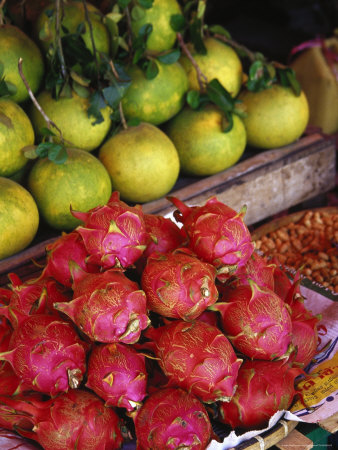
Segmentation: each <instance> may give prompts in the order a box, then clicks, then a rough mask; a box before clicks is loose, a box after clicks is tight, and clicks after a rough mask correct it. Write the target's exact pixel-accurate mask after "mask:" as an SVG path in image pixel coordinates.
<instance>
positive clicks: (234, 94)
mask: <svg viewBox="0 0 338 450" xmlns="http://www.w3.org/2000/svg"><path fill="white" fill-rule="evenodd" d="M207 8H208V3H207V2H206V1H202V2H198V1H193V2H185V1H182V2H179V1H177V0H161V1H158V0H155V1H154V0H142V1H131V0H118V1H102V2H100V1H93V2H88V1H75V0H73V1H72V0H53V1H47V0H39V1H29V0H26V1H24V2H21V1H17V0H14V1H10V2H7V1H3V2H2V3H1V11H0V21H1V25H0V42H1V50H0V80H1V81H0V119H1V120H0V143H1V145H0V176H1V177H2V178H5V179H6V180H11V181H13V182H14V183H17V184H20V185H21V186H22V187H23V188H24V189H26V190H27V191H28V192H29V194H30V195H31V196H32V200H33V201H34V202H35V203H36V206H37V209H38V214H37V211H36V208H35V207H32V206H31V203H32V201H30V202H28V203H27V205H26V206H24V205H16V203H15V201H12V200H13V197H14V198H16V196H17V192H21V191H22V190H21V189H20V187H19V186H17V185H13V184H12V183H10V182H9V181H6V180H2V183H3V184H4V186H5V185H6V188H5V187H3V191H4V193H5V195H4V196H3V197H2V198H1V200H0V202H1V210H3V211H6V214H2V215H1V216H0V229H1V230H6V233H1V234H0V236H1V237H0V259H4V258H7V257H9V256H11V255H15V254H17V253H18V252H20V251H21V250H23V249H24V248H26V247H27V246H29V245H30V244H31V243H32V242H33V241H34V239H35V241H34V243H35V242H36V240H41V239H40V235H41V234H42V232H43V231H44V230H45V229H47V230H49V231H50V232H51V233H54V231H55V230H56V231H57V232H62V231H70V230H71V229H74V228H75V226H76V225H78V224H79V221H77V220H76V219H75V218H74V217H73V216H72V215H71V213H70V205H71V206H72V208H73V209H75V210H76V209H77V210H83V211H87V210H89V209H91V208H93V207H95V206H96V205H98V204H104V203H106V202H107V201H108V199H109V196H110V193H111V192H112V191H113V190H117V191H119V192H120V195H121V199H122V200H124V201H126V202H127V203H129V204H136V203H139V204H148V203H150V204H152V202H156V201H160V200H161V199H162V200H163V199H165V196H166V195H168V194H169V193H172V192H176V191H177V190H179V189H180V187H181V186H182V183H184V184H186V183H189V184H191V185H193V187H192V188H193V189H194V191H195V192H197V191H198V189H199V187H198V185H195V182H197V183H198V182H199V181H200V180H208V179H209V178H212V177H215V176H216V177H217V176H218V175H223V174H224V173H225V174H228V173H229V172H228V171H229V170H230V169H232V168H234V167H237V166H238V165H239V164H241V162H243V161H245V160H247V159H251V157H252V156H253V157H256V156H257V154H259V153H262V152H267V153H268V152H270V151H271V150H273V149H280V150H281V152H283V151H284V150H285V152H284V153H286V151H287V149H288V148H289V146H290V145H291V146H292V145H294V144H296V145H298V144H299V147H300V148H302V147H306V146H307V145H308V144H306V143H304V145H303V138H304V137H305V135H306V130H307V129H306V127H307V125H308V124H310V122H309V117H310V107H309V104H308V101H307V98H306V95H305V93H304V91H303V90H302V86H301V85H300V83H299V82H298V80H297V78H296V76H295V71H294V70H293V69H292V68H291V67H290V66H286V65H284V64H281V63H279V62H275V61H269V60H268V59H267V58H266V57H265V56H264V55H262V54H261V53H260V52H259V51H252V50H251V49H248V48H246V47H245V46H244V45H241V43H240V42H236V41H235V40H233V39H232V37H231V35H230V34H229V32H228V31H227V30H226V29H225V28H224V27H223V26H221V25H218V24H216V25H215V24H209V23H207V22H206V10H207ZM318 136H320V135H318ZM310 138H311V136H310ZM318 144H320V145H324V146H326V147H327V148H326V150H327V152H326V156H324V157H325V158H326V159H327V160H326V162H325V164H323V161H320V162H318V163H317V162H314V161H310V162H309V166H312V165H315V166H316V168H317V169H316V170H314V171H313V175H312V176H310V178H312V179H313V184H314V186H313V187H312V189H311V190H310V192H311V191H312V193H313V192H317V193H318V192H320V191H323V190H325V189H330V188H331V187H332V181H333V177H332V158H333V157H334V156H335V152H334V148H333V147H334V146H333V141H330V140H328V139H327V138H325V139H324V138H322V143H318ZM316 145H317V143H316ZM74 148H75V149H76V150H74ZM316 150H317V151H318V152H319V149H316ZM74 152H80V153H79V156H78V157H77V158H74ZM81 155H82V157H81ZM303 156H305V155H303ZM303 162H304V161H301V163H303ZM284 164H288V161H284ZM252 166H255V162H254V161H252ZM318 171H319V172H318ZM103 172H104V174H103ZM316 176H318V179H324V178H326V179H327V180H328V181H327V182H326V184H325V185H322V184H321V185H320V186H318V179H314V177H316ZM307 178H309V176H308V177H307ZM310 178H309V179H310ZM47 180H48V182H47ZM210 181H211V180H210ZM207 182H209V181H207ZM299 185H300V186H302V185H303V183H302V181H300V182H299ZM220 188H221V187H220ZM220 188H219V189H218V191H220ZM278 190H280V189H278ZM292 190H293V189H292ZM307 190H308V188H307ZM248 191H250V188H249V189H248ZM302 195H303V198H304V195H306V193H305V192H303V193H302ZM179 196H180V198H182V199H184V200H188V199H186V198H184V197H183V196H181V195H180V193H179ZM203 200H205V198H204V199H203ZM283 200H284V202H283V206H284V208H287V207H288V206H289V202H288V201H287V200H286V199H283ZM295 201H297V200H295ZM226 203H228V201H227V200H226ZM236 205H237V202H236ZM236 205H233V206H234V207H235V206H236ZM250 211H251V212H253V206H252V205H250ZM272 213H273V211H270V214H272ZM21 217H25V223H28V224H29V227H28V228H27V229H26V227H24V226H22V224H23V222H22V219H21ZM37 220H38V226H37ZM257 220H259V219H257V217H256V221H257ZM54 234H55V233H54ZM2 236H3V238H2Z"/></svg>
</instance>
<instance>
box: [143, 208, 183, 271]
mask: <svg viewBox="0 0 338 450" xmlns="http://www.w3.org/2000/svg"><path fill="white" fill-rule="evenodd" d="M144 222H145V225H146V231H147V232H148V234H149V242H148V244H147V247H146V249H145V250H144V252H143V254H142V255H141V257H140V258H139V259H138V260H137V261H136V267H137V269H138V271H139V273H142V271H143V269H144V266H145V264H146V262H147V258H148V256H150V255H151V254H152V253H154V252H155V251H156V252H160V253H167V252H170V251H173V250H175V249H176V248H178V247H181V246H182V245H183V243H184V241H185V239H186V237H185V236H184V234H183V233H182V231H181V229H180V228H179V227H178V226H177V225H176V223H175V222H174V221H173V220H171V219H168V218H167V217H163V216H158V215H156V214H144Z"/></svg>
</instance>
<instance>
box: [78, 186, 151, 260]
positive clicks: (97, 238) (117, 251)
mask: <svg viewBox="0 0 338 450" xmlns="http://www.w3.org/2000/svg"><path fill="white" fill-rule="evenodd" d="M72 214H73V216H74V217H76V218H77V219H79V220H82V221H83V223H84V225H83V226H79V227H77V228H76V231H77V232H78V233H79V234H80V235H81V237H82V239H83V242H84V245H85V247H86V250H87V252H88V255H89V256H88V258H87V260H86V262H87V264H95V265H97V266H99V267H102V268H104V269H108V268H111V267H123V268H127V267H129V266H131V265H132V264H134V263H135V261H136V260H137V259H138V258H140V256H141V255H142V253H143V251H144V250H145V248H146V246H147V243H148V239H149V235H148V233H147V232H146V227H145V223H144V217H143V216H144V215H143V211H142V209H141V207H140V206H139V205H137V206H128V205H127V204H126V203H124V202H122V201H121V200H120V199H119V193H118V192H113V193H112V195H111V198H110V200H109V201H108V203H107V204H106V205H104V206H98V207H96V208H93V209H91V210H90V211H89V212H79V211H72Z"/></svg>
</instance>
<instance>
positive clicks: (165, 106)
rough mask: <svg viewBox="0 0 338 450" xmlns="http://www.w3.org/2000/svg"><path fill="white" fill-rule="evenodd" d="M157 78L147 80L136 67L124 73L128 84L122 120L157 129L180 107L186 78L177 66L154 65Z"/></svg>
mask: <svg viewBox="0 0 338 450" xmlns="http://www.w3.org/2000/svg"><path fill="white" fill-rule="evenodd" d="M157 64H158V68H159V72H158V74H157V76H156V77H155V78H153V79H151V80H148V79H147V78H146V76H145V74H144V72H143V71H142V70H141V69H140V68H139V67H138V66H136V65H134V66H131V67H130V68H129V69H127V72H128V74H129V76H130V77H131V80H132V83H131V85H130V86H129V88H128V90H127V92H126V94H125V96H124V97H123V99H122V106H123V111H124V114H125V116H126V117H127V118H128V119H130V118H138V119H140V120H141V121H143V122H149V123H152V124H153V125H159V124H161V123H163V122H166V121H167V120H169V119H170V118H171V117H173V116H174V115H175V114H177V113H178V112H179V111H180V110H181V109H182V107H183V105H184V102H185V94H186V92H187V90H188V79H187V75H186V73H185V71H184V69H183V68H182V66H181V65H180V64H179V63H173V64H162V63H160V62H157Z"/></svg>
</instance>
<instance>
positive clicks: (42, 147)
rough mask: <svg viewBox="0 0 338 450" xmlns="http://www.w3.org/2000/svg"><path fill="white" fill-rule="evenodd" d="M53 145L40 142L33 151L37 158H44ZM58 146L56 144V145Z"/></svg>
mask: <svg viewBox="0 0 338 450" xmlns="http://www.w3.org/2000/svg"><path fill="white" fill-rule="evenodd" d="M53 145H55V144H54V143H53V142H41V143H40V144H39V145H38V146H37V147H36V149H35V152H36V154H37V155H38V157H39V158H46V157H47V156H48V152H49V149H50V148H51V147H52V146H53ZM56 145H58V144H56Z"/></svg>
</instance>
